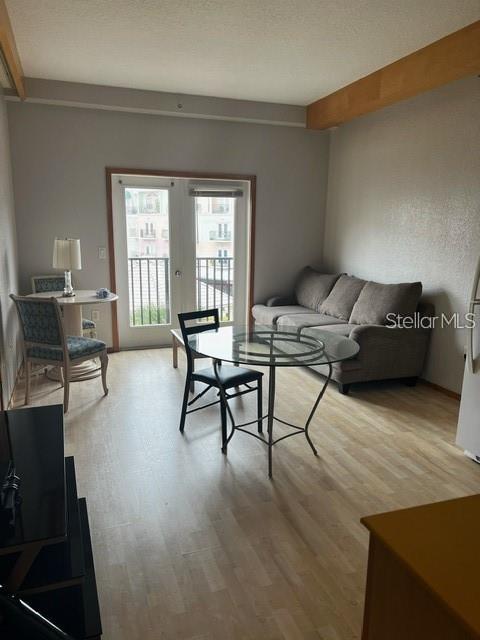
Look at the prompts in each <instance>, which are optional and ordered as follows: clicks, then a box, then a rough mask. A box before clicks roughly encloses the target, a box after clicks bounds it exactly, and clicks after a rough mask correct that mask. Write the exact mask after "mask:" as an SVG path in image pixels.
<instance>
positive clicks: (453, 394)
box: [419, 378, 461, 400]
mask: <svg viewBox="0 0 480 640" xmlns="http://www.w3.org/2000/svg"><path fill="white" fill-rule="evenodd" d="M419 382H421V383H422V384H425V385H427V387H430V388H431V389H435V390H436V391H440V393H443V394H444V395H446V396H448V397H449V398H454V399H455V400H460V398H461V394H460V393H457V392H456V391H451V390H450V389H446V388H445V387H442V386H441V385H439V384H435V382H430V381H429V380H425V379H424V378H419Z"/></svg>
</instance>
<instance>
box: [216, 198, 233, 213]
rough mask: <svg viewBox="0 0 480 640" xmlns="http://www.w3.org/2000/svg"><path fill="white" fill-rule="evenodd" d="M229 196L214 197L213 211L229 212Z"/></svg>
mask: <svg viewBox="0 0 480 640" xmlns="http://www.w3.org/2000/svg"><path fill="white" fill-rule="evenodd" d="M229 212H230V202H229V198H212V213H229Z"/></svg>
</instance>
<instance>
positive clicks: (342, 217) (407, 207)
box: [324, 77, 480, 391]
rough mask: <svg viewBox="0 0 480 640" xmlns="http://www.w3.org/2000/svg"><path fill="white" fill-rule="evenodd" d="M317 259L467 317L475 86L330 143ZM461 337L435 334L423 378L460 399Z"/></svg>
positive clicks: (440, 94)
mask: <svg viewBox="0 0 480 640" xmlns="http://www.w3.org/2000/svg"><path fill="white" fill-rule="evenodd" d="M327 212H328V213H327V218H326V224H325V233H324V259H325V261H326V263H327V265H328V266H329V267H330V268H331V269H334V270H342V271H347V272H348V273H352V274H355V275H357V276H360V277H363V278H370V279H374V280H378V281H380V282H399V281H411V280H421V281H422V282H423V285H424V291H425V295H426V297H427V298H428V299H429V300H431V301H432V302H434V303H435V306H436V310H437V313H442V312H445V313H447V314H450V313H451V312H454V311H456V312H461V313H464V312H465V311H466V305H467V301H468V299H469V295H470V288H471V284H472V278H473V274H474V269H475V265H476V261H477V259H478V258H479V257H480V80H479V79H478V78H476V77H474V78H468V79H466V80H462V81H460V82H456V83H453V84H450V85H447V86H445V87H442V88H441V89H438V90H435V91H432V92H429V93H427V94H424V95H421V96H418V97H416V98H414V99H411V100H409V101H406V102H403V103H400V104H397V105H395V106H392V107H390V108H388V109H384V110H382V111H379V112H377V113H375V114H372V115H370V116H366V117H363V118H359V119H357V120H355V121H352V122H351V123H349V124H346V125H344V126H342V127H340V128H339V129H337V130H336V131H333V132H332V134H331V147H330V166H329V182H328V200H327ZM464 343H465V335H464V332H463V331H459V330H454V329H453V328H444V329H436V330H435V331H434V334H433V337H432V344H431V348H430V356H429V359H428V362H427V367H426V371H425V377H426V378H427V379H428V380H430V381H432V382H435V383H437V384H440V385H442V386H444V387H446V388H448V389H452V390H454V391H460V389H461V382H462V373H463V348H464Z"/></svg>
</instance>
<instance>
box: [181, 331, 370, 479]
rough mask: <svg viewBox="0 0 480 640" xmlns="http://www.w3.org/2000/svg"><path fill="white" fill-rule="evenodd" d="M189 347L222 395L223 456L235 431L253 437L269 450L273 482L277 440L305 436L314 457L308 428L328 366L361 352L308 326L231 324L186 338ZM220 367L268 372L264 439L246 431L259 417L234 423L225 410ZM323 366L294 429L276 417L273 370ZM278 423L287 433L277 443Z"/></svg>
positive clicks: (353, 344)
mask: <svg viewBox="0 0 480 640" xmlns="http://www.w3.org/2000/svg"><path fill="white" fill-rule="evenodd" d="M188 342H189V346H190V348H191V349H193V351H194V352H195V353H196V354H197V355H201V356H205V357H207V358H211V359H212V360H213V369H214V372H215V376H216V378H217V384H218V388H219V391H220V400H221V402H223V403H224V406H225V408H226V411H227V416H228V419H229V421H230V424H231V431H230V434H229V435H228V436H227V438H226V440H225V441H224V442H223V443H222V451H223V452H224V453H226V451H227V445H228V443H229V442H230V440H231V439H232V437H233V435H234V433H235V432H236V431H242V432H244V433H247V434H248V435H250V436H253V437H254V438H257V439H258V440H260V441H261V442H263V443H264V444H266V445H267V447H268V475H269V477H270V478H271V477H272V465H273V458H272V450H273V447H274V445H276V444H277V443H278V442H280V441H281V440H285V439H286V438H289V437H291V436H293V435H298V434H304V435H305V438H306V439H307V442H308V444H309V445H310V447H311V449H312V451H313V453H314V454H315V455H317V450H316V448H315V446H314V444H313V442H312V440H311V438H310V434H309V427H310V424H311V422H312V419H313V417H314V415H315V412H316V411H317V408H318V405H319V404H320V401H321V399H322V398H323V396H324V394H325V390H326V389H327V386H328V383H329V382H330V379H331V377H332V364H333V363H335V362H341V361H342V360H348V359H350V358H353V357H354V356H355V355H356V354H357V353H358V351H359V348H360V347H359V345H358V343H357V342H355V341H354V340H350V338H346V337H344V336H341V335H339V334H337V333H333V332H330V331H323V330H321V329H317V328H312V327H301V328H293V327H292V328H290V327H276V326H265V325H255V327H254V328H250V327H248V326H247V325H233V326H228V327H225V326H223V327H219V328H218V329H209V330H207V331H203V332H201V333H196V334H193V335H191V336H189V338H188ZM222 362H229V363H233V364H236V365H240V364H241V365H247V366H254V367H268V370H269V384H268V409H267V413H266V414H265V415H264V416H262V421H266V423H267V434H266V438H265V437H263V436H262V434H259V433H253V432H252V431H250V430H248V428H247V427H249V426H251V425H257V424H258V418H256V419H255V420H252V421H250V422H244V423H241V424H236V422H235V419H234V416H233V413H232V411H231V409H230V407H229V405H228V396H227V393H226V391H225V389H224V388H223V387H222V385H221V383H220V376H219V367H220V366H221V363H222ZM317 365H326V372H327V376H326V378H325V381H324V382H323V384H322V385H321V387H320V391H319V393H318V396H317V398H316V400H315V402H314V405H313V407H312V409H311V411H310V413H309V415H308V418H307V420H306V422H305V424H304V425H303V426H299V425H295V424H292V423H290V422H287V421H286V420H283V419H282V418H279V417H278V416H277V415H276V414H275V376H276V369H277V367H311V366H317ZM275 422H278V423H280V424H282V425H284V426H286V427H289V428H290V429H291V431H290V432H289V433H287V434H286V435H281V436H280V437H278V438H275V437H274V432H273V427H274V423H275Z"/></svg>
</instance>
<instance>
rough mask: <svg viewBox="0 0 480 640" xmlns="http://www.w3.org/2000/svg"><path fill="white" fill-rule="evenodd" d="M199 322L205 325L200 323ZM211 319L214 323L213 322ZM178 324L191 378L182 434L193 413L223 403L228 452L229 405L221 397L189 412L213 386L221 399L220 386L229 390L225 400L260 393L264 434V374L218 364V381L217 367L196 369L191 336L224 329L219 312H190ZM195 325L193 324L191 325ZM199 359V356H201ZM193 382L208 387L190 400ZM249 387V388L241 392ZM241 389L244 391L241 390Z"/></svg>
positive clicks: (259, 416) (187, 382) (185, 395)
mask: <svg viewBox="0 0 480 640" xmlns="http://www.w3.org/2000/svg"><path fill="white" fill-rule="evenodd" d="M199 320H200V321H201V322H199ZM209 320H210V321H209ZM178 323H179V325H180V330H181V332H182V337H183V342H184V346H185V355H186V357H187V376H186V380H185V391H184V393H183V402H182V413H181V417H180V431H181V433H183V431H184V429H185V419H186V417H187V415H188V414H189V413H193V412H194V411H199V410H200V409H206V408H207V407H211V406H212V405H215V404H220V419H221V426H222V450H224V447H225V444H226V441H227V410H226V407H225V404H224V403H223V402H222V400H221V397H220V398H219V399H218V400H215V401H214V402H209V403H208V404H205V405H202V406H201V407H196V408H194V409H189V408H188V407H191V406H192V405H193V404H194V403H195V402H197V400H199V399H200V398H201V397H202V396H203V395H205V394H206V393H207V391H208V390H209V389H211V388H212V387H213V388H215V389H219V394H218V395H219V396H220V387H219V380H220V384H221V385H222V387H223V389H224V391H225V397H226V399H227V402H228V400H231V399H233V398H237V397H238V396H242V395H245V394H246V393H251V392H252V391H256V392H257V422H258V432H259V433H262V416H263V404H262V379H263V373H262V372H261V371H255V370H253V369H244V368H242V367H237V366H235V367H233V366H231V365H226V364H222V363H221V362H218V364H219V365H221V366H219V367H218V369H217V370H218V379H217V376H216V375H215V370H214V368H213V367H207V368H205V369H197V370H196V371H195V370H194V368H193V360H194V357H193V353H192V349H191V348H190V345H189V342H188V337H189V336H191V335H194V334H197V333H201V332H203V331H211V330H212V329H218V328H219V327H220V322H219V315H218V309H207V310H205V311H189V312H186V313H179V314H178ZM188 323H191V324H188ZM197 358H198V356H197ZM192 382H202V383H203V384H206V385H207V386H206V388H205V389H203V390H202V391H201V392H200V393H199V394H197V395H196V396H195V397H194V398H193V399H192V400H189V399H188V397H189V392H190V385H191V383H192ZM252 382H256V383H257V384H256V386H255V387H250V383H252ZM241 387H246V389H241ZM234 388H235V389H237V391H235V392H234V393H229V392H228V391H229V389H234ZM238 389H241V390H238Z"/></svg>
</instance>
